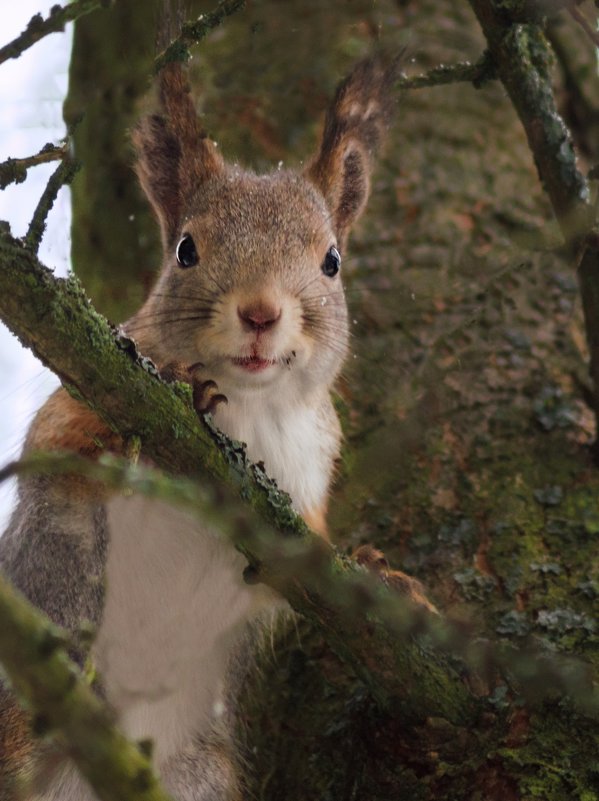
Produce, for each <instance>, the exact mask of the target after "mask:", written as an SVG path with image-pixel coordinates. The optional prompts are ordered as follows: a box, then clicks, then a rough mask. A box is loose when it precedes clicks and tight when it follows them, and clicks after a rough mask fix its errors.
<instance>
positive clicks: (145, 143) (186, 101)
mask: <svg viewBox="0 0 599 801" xmlns="http://www.w3.org/2000/svg"><path fill="white" fill-rule="evenodd" d="M160 105H161V110H162V113H161V114H153V115H151V116H149V117H146V118H145V119H143V120H141V122H140V123H139V124H138V125H137V126H136V128H135V129H134V131H133V135H132V138H133V144H134V146H135V150H136V152H137V164H136V170H137V174H138V176H139V179H140V182H141V185H142V187H143V190H144V192H145V193H146V195H147V196H148V198H149V200H150V202H151V203H152V206H153V207H154V210H155V211H156V214H157V216H158V219H159V221H160V226H161V230H162V241H163V244H164V246H165V247H170V246H171V245H172V244H173V241H174V239H175V238H176V237H177V236H178V235H179V233H180V231H179V227H180V225H181V220H182V217H183V215H184V213H185V210H186V208H187V206H188V204H189V202H190V199H191V198H192V197H193V195H194V194H195V193H196V192H197V191H198V190H199V189H200V187H201V185H202V183H203V182H205V181H207V180H208V179H209V178H211V177H212V176H213V175H216V174H217V173H218V172H220V171H221V170H222V169H223V160H222V157H221V156H220V153H218V151H217V150H216V145H215V144H214V143H213V142H211V141H210V140H209V139H208V138H207V137H206V134H205V132H204V130H203V129H202V127H201V125H200V121H199V120H198V117H197V114H196V111H195V108H194V105H193V101H192V98H191V92H190V87H189V84H188V82H187V78H186V76H185V74H184V71H183V68H182V66H181V65H180V64H178V63H172V64H167V65H166V66H165V67H164V68H163V69H162V71H161V73H160Z"/></svg>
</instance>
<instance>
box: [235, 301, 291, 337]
mask: <svg viewBox="0 0 599 801" xmlns="http://www.w3.org/2000/svg"><path fill="white" fill-rule="evenodd" d="M281 312H282V309H281V307H280V306H278V307H277V306H274V305H273V304H271V303H265V302H263V301H258V302H256V303H248V304H247V306H243V307H240V306H238V307H237V315H238V317H239V319H240V320H241V324H242V325H243V328H244V329H245V330H246V331H256V332H257V333H261V332H262V331H268V329H269V328H273V327H274V326H275V325H276V324H277V323H278V321H279V320H280V319H281Z"/></svg>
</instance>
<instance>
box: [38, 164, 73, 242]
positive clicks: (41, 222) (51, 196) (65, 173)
mask: <svg viewBox="0 0 599 801" xmlns="http://www.w3.org/2000/svg"><path fill="white" fill-rule="evenodd" d="M79 166H80V165H79V162H77V161H74V160H73V159H72V158H70V156H66V157H64V159H63V161H61V163H60V164H59V165H58V167H57V168H56V169H55V170H54V172H53V173H52V175H51V176H50V180H49V181H48V183H47V185H46V188H45V189H44V191H43V193H42V196H41V198H40V199H39V203H38V204H37V206H36V209H35V211H34V212H33V217H32V218H31V222H30V223H29V229H28V230H27V233H26V235H25V244H26V245H27V247H28V248H29V249H30V250H31V251H33V252H34V253H37V251H38V249H39V246H40V242H41V241H42V237H43V235H44V231H45V230H46V217H47V216H48V213H49V211H50V209H51V208H52V206H53V205H54V201H55V200H56V196H57V195H58V192H59V191H60V189H61V187H63V186H64V185H65V184H70V183H71V181H72V180H73V178H74V176H75V173H76V172H77V170H78V169H79Z"/></svg>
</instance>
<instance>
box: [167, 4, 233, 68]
mask: <svg viewBox="0 0 599 801" xmlns="http://www.w3.org/2000/svg"><path fill="white" fill-rule="evenodd" d="M244 5H245V0H220V2H219V3H218V5H217V6H216V8H215V9H214V11H209V12H207V13H206V14H200V16H199V17H198V18H197V20H194V21H193V22H185V23H184V24H183V26H182V28H181V33H180V34H179V36H178V37H177V38H176V39H175V40H174V41H173V42H171V44H170V45H169V46H168V47H167V48H166V50H164V51H163V52H162V53H160V55H158V56H157V57H156V59H155V61H154V72H155V73H158V72H160V70H161V69H162V68H163V67H164V66H165V64H169V63H170V62H171V61H188V60H189V58H190V57H191V54H190V52H189V48H190V47H191V46H192V45H194V44H197V43H198V42H200V41H201V40H202V39H204V37H205V36H207V35H208V34H209V33H210V31H211V30H213V29H214V28H217V27H218V26H219V25H220V24H221V22H222V21H223V20H224V19H225V18H226V17H229V16H230V15H231V14H234V13H235V12H236V11H238V10H239V9H240V8H243V6H244Z"/></svg>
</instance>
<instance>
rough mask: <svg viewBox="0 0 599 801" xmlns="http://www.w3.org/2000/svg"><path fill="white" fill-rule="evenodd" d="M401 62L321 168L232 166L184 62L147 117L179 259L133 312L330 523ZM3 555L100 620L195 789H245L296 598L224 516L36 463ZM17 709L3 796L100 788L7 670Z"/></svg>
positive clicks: (344, 128)
mask: <svg viewBox="0 0 599 801" xmlns="http://www.w3.org/2000/svg"><path fill="white" fill-rule="evenodd" d="M395 70H396V64H393V65H392V66H391V67H390V68H388V69H385V68H384V67H383V66H382V65H381V63H380V62H379V61H377V60H374V61H365V62H362V63H361V64H360V65H358V67H357V68H356V69H355V70H354V72H353V74H352V75H351V76H350V78H348V79H347V80H346V81H345V82H344V84H342V85H341V87H340V88H339V90H338V92H337V96H336V98H335V101H334V103H333V105H332V106H331V109H330V110H329V114H328V117H327V121H326V124H325V132H324V136H323V139H322V143H321V147H320V151H319V153H318V154H317V156H316V157H315V159H314V160H313V161H312V162H311V163H310V165H309V167H308V169H307V170H305V171H304V172H303V173H296V172H286V171H277V172H274V173H272V174H271V175H268V176H256V175H254V174H252V173H249V172H245V171H243V170H241V169H239V168H237V167H231V166H228V165H226V164H225V163H224V161H223V160H222V158H221V157H220V155H219V154H218V152H217V151H216V149H215V146H214V145H213V143H211V142H210V141H209V140H207V139H206V138H205V137H204V135H203V134H202V132H201V129H200V128H199V124H198V121H197V118H196V116H195V111H194V109H193V104H192V103H191V100H190V95H189V91H188V87H187V85H186V82H185V79H184V77H183V73H182V70H181V68H180V67H179V66H177V65H170V66H168V67H166V68H165V69H164V71H163V76H162V86H161V89H162V93H161V101H162V108H163V112H164V116H161V117H159V116H152V117H149V118H147V119H146V120H144V121H143V122H142V123H141V124H140V126H139V127H138V128H137V130H136V131H135V133H134V143H135V145H136V149H137V152H138V165H137V169H138V174H139V176H140V179H141V183H142V186H143V188H144V190H145V191H146V194H147V195H148V197H149V199H150V201H151V202H152V205H153V206H154V209H155V211H156V213H157V216H158V218H159V221H160V223H161V228H162V240H163V245H164V250H165V265H164V268H163V270H162V272H161V275H160V276H159V278H158V280H157V283H156V286H155V287H154V289H153V290H152V292H151V294H150V296H149V298H148V300H147V301H146V303H145V304H144V306H143V307H142V309H141V310H140V311H139V312H138V313H137V314H136V315H135V316H134V317H133V318H132V319H131V320H130V321H129V322H128V323H127V324H126V325H125V326H124V328H125V331H126V333H127V334H128V335H129V336H131V337H133V338H134V339H135V340H136V341H137V343H138V346H139V348H140V350H141V352H142V353H144V355H147V356H150V357H151V358H152V359H153V360H154V361H155V362H156V364H157V365H158V366H159V368H160V369H161V371H162V372H163V374H164V375H168V374H169V373H170V374H174V376H175V377H181V375H182V373H181V370H182V368H183V377H184V378H185V370H187V368H191V369H190V371H189V375H188V376H187V380H189V381H193V383H194V388H195V387H196V386H197V385H198V382H199V379H198V372H199V373H201V378H202V379H204V380H203V381H202V382H200V384H199V385H200V386H201V387H203V388H204V389H206V391H212V390H213V389H214V388H215V385H214V382H216V384H217V385H218V391H219V392H222V393H224V395H225V396H226V399H227V400H228V403H227V404H224V403H222V402H221V403H220V404H218V405H217V404H216V402H214V403H212V405H211V409H212V411H213V414H214V420H215V423H216V425H217V426H218V427H219V428H221V429H222V430H223V431H224V432H225V433H226V434H228V435H229V436H231V437H232V438H234V439H238V440H241V441H243V442H245V443H246V444H247V452H248V455H249V457H250V459H252V460H253V461H262V462H264V466H265V469H266V471H267V473H268V474H269V475H270V476H271V477H272V478H274V479H276V480H277V482H278V484H279V486H280V487H281V488H282V489H283V490H285V491H287V492H288V493H289V494H290V495H291V498H292V501H293V504H294V506H295V508H296V509H297V511H298V512H299V513H300V514H302V515H303V516H304V518H305V519H306V520H307V522H308V523H309V524H310V525H311V526H312V527H313V528H314V529H315V530H317V531H318V532H319V533H321V534H323V535H324V534H326V526H325V514H326V506H327V496H328V492H329V487H330V483H331V478H332V474H333V468H334V460H335V458H336V457H337V455H338V452H339V445H340V438H341V432H340V426H339V422H338V420H337V416H336V414H335V411H334V408H333V404H332V400H331V395H330V393H331V389H332V386H333V383H334V381H335V379H336V376H337V375H338V373H339V370H340V369H341V366H342V363H343V360H344V357H345V353H346V350H347V341H348V324H347V309H346V305H345V300H344V295H343V289H342V286H341V283H340V279H339V276H338V271H339V263H340V255H339V252H338V248H339V249H340V250H343V248H344V246H345V242H346V239H347V235H348V232H349V229H350V227H351V225H352V223H353V222H354V220H355V219H356V217H357V216H358V215H359V213H360V212H361V211H362V209H363V207H364V205H365V202H366V199H367V196H368V189H369V174H370V161H371V151H372V150H373V149H374V148H375V147H376V145H377V144H378V142H379V140H380V138H381V135H382V132H383V128H384V124H385V121H386V118H387V115H388V107H387V106H388V100H387V99H388V92H389V89H390V87H391V85H392V81H393V78H394V75H395ZM200 363H201V364H200ZM219 399H221V400H222V396H216V397H214V398H213V401H216V400H219ZM121 448H122V442H121V439H120V437H118V435H115V434H114V433H112V432H111V431H110V430H109V429H108V428H107V427H106V426H105V424H104V423H103V422H102V421H101V420H100V419H99V418H98V417H97V416H96V415H95V414H94V413H93V412H91V411H90V410H89V409H88V408H87V407H86V406H85V405H84V404H82V403H80V402H78V401H75V400H73V399H72V398H71V397H70V396H68V395H67V394H66V391H65V390H59V391H58V392H57V393H55V395H54V396H52V398H50V400H49V401H48V402H47V404H46V405H45V407H43V408H42V410H41V411H40V413H39V414H38V416H37V419H36V421H34V424H33V425H32V428H31V430H30V432H29V434H28V438H27V443H26V449H34V450H48V449H50V450H55V449H60V450H64V449H66V450H75V451H78V452H80V453H82V454H84V455H87V456H91V457H94V456H95V455H96V454H97V453H99V452H101V451H102V450H104V449H108V450H111V451H115V452H119V451H120V450H121ZM142 458H143V443H142ZM0 564H1V565H2V568H3V569H4V570H5V571H6V573H7V574H8V576H9V577H10V578H11V579H12V581H13V582H14V583H15V585H16V586H17V587H18V588H20V589H21V590H22V591H23V592H24V593H25V594H26V595H27V596H28V597H29V598H30V599H31V600H32V601H33V602H34V603H36V604H37V605H38V606H39V607H40V608H41V609H42V610H43V611H45V612H46V613H47V614H48V615H49V616H50V617H51V618H52V619H53V620H54V621H55V622H57V623H58V624H60V625H62V626H64V627H66V628H67V629H70V630H76V629H77V627H78V626H79V624H80V623H81V621H82V620H89V621H91V623H92V624H94V625H95V626H96V627H97V636H96V638H95V641H94V643H93V645H92V649H91V656H92V659H93V663H94V666H95V667H96V669H97V671H98V675H99V677H100V687H101V691H102V692H103V693H104V695H105V696H106V699H107V701H108V703H109V704H110V705H111V707H112V708H113V709H114V710H115V713H116V717H117V720H118V722H119V724H120V725H121V726H122V727H123V729H124V731H125V732H126V733H127V734H128V735H129V736H130V737H132V738H134V739H147V738H150V739H152V740H153V742H154V747H153V753H154V762H155V765H156V767H157V769H158V771H159V773H160V774H161V776H162V778H163V781H164V784H165V786H166V788H167V790H169V791H170V792H171V793H172V794H173V797H174V798H175V799H177V801H232V799H237V798H239V797H240V792H241V790H240V787H239V783H238V780H237V778H236V774H237V771H236V770H235V767H234V766H235V761H236V760H235V757H234V755H233V750H232V748H231V745H230V742H229V741H230V734H229V731H230V725H229V707H228V703H227V702H228V696H229V693H230V689H231V686H232V684H234V681H233V678H234V677H235V675H239V673H240V670H239V666H238V665H241V666H243V667H245V665H244V660H245V661H247V653H248V651H247V649H245V650H244V649H243V646H242V643H243V639H244V632H245V631H246V623H247V622H248V621H250V620H252V619H255V618H257V617H259V616H260V615H263V614H264V613H265V612H267V611H268V610H269V609H274V608H276V606H277V604H278V603H279V602H278V601H277V600H276V598H275V596H274V593H272V592H270V591H268V590H266V589H265V588H264V587H262V586H261V585H255V584H254V585H248V584H246V583H245V582H244V580H243V569H244V566H245V561H244V559H243V558H242V557H241V556H240V555H239V554H238V553H237V552H236V551H235V550H234V549H233V548H232V547H231V546H230V545H229V544H228V542H227V541H226V540H225V539H223V538H222V536H219V535H218V533H217V532H215V531H213V530H212V529H211V526H210V523H209V522H206V523H205V524H199V523H198V522H197V521H196V520H193V519H192V518H191V517H188V516H187V515H186V514H184V513H182V512H181V511H178V510H176V509H174V508H171V507H169V506H167V505H166V504H164V503H161V502H157V501H153V500H148V499H145V498H142V497H128V496H127V495H126V494H121V493H112V494H108V493H107V492H106V491H105V490H104V489H102V488H100V487H98V486H97V485H95V484H90V483H88V482H86V481H84V480H83V479H76V478H73V477H68V478H49V477H43V478H42V477H39V478H38V477H32V478H28V479H26V480H23V481H21V483H20V499H19V503H18V506H17V508H16V510H15V513H14V514H13V517H12V520H11V523H10V525H9V529H8V531H7V532H6V533H5V535H4V536H3V537H2V538H1V539H0ZM236 654H237V657H238V665H236V656H235V655H236ZM0 709H2V720H1V724H2V725H0V801H8V800H9V799H10V801H12V800H13V798H16V797H17V795H16V788H17V786H19V785H18V781H17V779H16V776H17V774H20V777H21V779H23V777H24V778H25V779H31V778H32V777H33V776H34V773H35V771H36V770H38V769H39V766H40V765H41V764H43V766H44V768H43V771H44V772H42V774H41V775H42V778H41V780H38V781H37V783H36V781H30V782H29V784H27V781H25V783H24V784H23V782H21V785H20V786H21V787H24V786H26V785H27V787H28V789H27V792H26V794H25V798H26V799H35V801H89V799H93V798H94V796H93V794H92V792H91V790H89V789H88V788H86V787H85V786H84V783H83V782H82V780H81V779H80V778H79V777H78V776H77V774H76V772H75V770H74V768H73V767H72V766H71V765H69V764H68V763H64V761H63V762H60V761H58V762H57V759H56V755H55V754H53V753H52V752H51V751H49V750H48V749H47V748H46V749H45V757H46V759H45V760H38V759H37V757H38V749H36V748H35V747H34V746H33V745H32V742H31V738H30V737H29V735H28V733H27V729H26V726H25V724H24V716H23V714H22V713H21V712H19V710H18V707H17V705H16V704H15V702H14V700H13V699H12V697H11V696H10V694H9V693H8V692H7V691H6V690H2V689H1V688H0ZM42 751H44V749H42ZM36 760H37V761H36ZM55 763H56V764H55ZM34 768H35V770H34ZM36 786H37V790H36V789H34V788H35V787H36Z"/></svg>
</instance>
